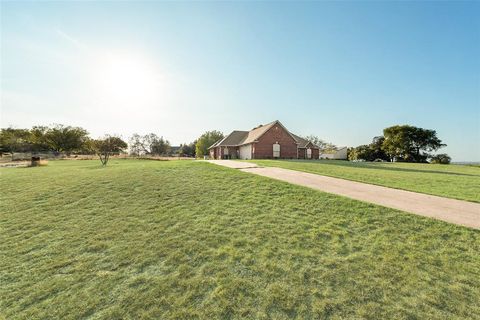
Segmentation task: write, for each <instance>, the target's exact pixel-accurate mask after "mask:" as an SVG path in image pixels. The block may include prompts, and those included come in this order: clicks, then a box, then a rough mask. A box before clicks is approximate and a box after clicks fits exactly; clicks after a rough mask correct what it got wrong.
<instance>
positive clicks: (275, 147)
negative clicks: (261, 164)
mask: <svg viewBox="0 0 480 320" xmlns="http://www.w3.org/2000/svg"><path fill="white" fill-rule="evenodd" d="M273 157H274V158H280V145H279V144H278V142H277V143H275V144H274V145H273Z"/></svg>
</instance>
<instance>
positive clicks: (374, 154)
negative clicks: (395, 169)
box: [348, 136, 389, 161]
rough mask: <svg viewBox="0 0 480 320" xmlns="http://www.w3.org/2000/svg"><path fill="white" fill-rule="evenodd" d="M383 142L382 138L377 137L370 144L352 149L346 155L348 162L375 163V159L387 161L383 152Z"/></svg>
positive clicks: (387, 158) (386, 156)
mask: <svg viewBox="0 0 480 320" xmlns="http://www.w3.org/2000/svg"><path fill="white" fill-rule="evenodd" d="M383 140H384V137H382V136H378V137H375V138H373V140H372V143H370V144H368V145H367V144H365V145H361V146H358V147H356V148H353V149H352V150H350V152H349V153H348V159H349V160H365V161H375V160H377V159H381V160H389V157H388V155H387V154H386V153H385V151H383V149H382V146H383Z"/></svg>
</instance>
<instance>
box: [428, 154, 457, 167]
mask: <svg viewBox="0 0 480 320" xmlns="http://www.w3.org/2000/svg"><path fill="white" fill-rule="evenodd" d="M451 161H452V158H450V156H449V155H448V154H446V153H440V154H436V155H434V156H432V157H431V158H430V163H437V164H450V162H451Z"/></svg>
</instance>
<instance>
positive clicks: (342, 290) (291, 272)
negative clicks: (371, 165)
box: [0, 159, 480, 319]
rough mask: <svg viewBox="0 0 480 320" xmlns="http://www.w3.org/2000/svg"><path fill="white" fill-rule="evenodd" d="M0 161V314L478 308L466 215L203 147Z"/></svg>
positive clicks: (451, 315) (477, 247)
mask: <svg viewBox="0 0 480 320" xmlns="http://www.w3.org/2000/svg"><path fill="white" fill-rule="evenodd" d="M367 170H368V169H367ZM0 174H1V190H2V192H1V193H0V197H1V198H0V201H1V204H2V213H1V214H0V230H1V232H0V243H1V245H0V256H1V257H2V258H1V260H2V263H1V264H0V283H1V284H0V296H1V297H2V299H0V317H4V318H6V319H14V318H20V319H25V318H39V319H45V318H48V319H78V318H95V319H115V318H131V319H142V318H161V319H179V318H184V319H194V318H203V319H240V318H242V319H243V318H250V319H267V318H270V319H286V318H297V319H318V318H367V317H368V318H373V319H375V318H376V319H393V318H423V319H439V318H444V319H445V318H448V319H467V318H479V317H480V305H479V303H478V297H479V296H480V277H478V275H479V274H480V256H479V254H478V252H480V232H479V231H478V230H472V229H468V228H464V227H460V226H456V225H452V224H448V223H445V222H442V221H437V220H433V219H428V218H424V217H419V216H416V215H411V214H407V213H402V212H400V211H396V210H393V209H388V208H384V207H379V206H375V205H371V204H367V203H363V202H358V201H354V200H349V199H346V198H343V197H338V196H335V195H331V194H326V193H321V192H318V191H314V190H310V189H307V188H303V187H299V186H294V185H290V184H287V183H283V182H279V181H274V180H270V179H267V178H262V177H258V176H254V175H250V174H247V173H243V172H239V171H236V170H232V169H227V168H222V167H219V166H214V165H211V164H208V163H205V162H200V161H144V160H123V159H112V160H111V161H110V162H109V165H108V166H107V167H102V166H101V165H100V162H99V161H98V160H95V161H88V160H85V161H50V162H49V165H48V166H46V167H35V168H1V169H0Z"/></svg>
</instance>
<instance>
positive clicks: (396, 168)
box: [252, 160, 480, 202]
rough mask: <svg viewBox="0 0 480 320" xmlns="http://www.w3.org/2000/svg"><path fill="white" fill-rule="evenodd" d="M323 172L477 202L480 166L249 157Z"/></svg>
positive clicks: (279, 164)
mask: <svg viewBox="0 0 480 320" xmlns="http://www.w3.org/2000/svg"><path fill="white" fill-rule="evenodd" d="M252 161H253V162H255V163H257V164H259V165H262V166H271V167H280V168H285V169H292V170H299V171H304V172H310V173H317V174H321V175H325V176H330V177H336V178H342V179H348V180H353V181H359V182H365V183H370V184H376V185H380V186H385V187H391V188H396V189H403V190H409V191H415V192H421V193H427V194H431V195H437V196H441V197H447V198H454V199H460V200H467V201H472V202H480V167H475V166H462V165H453V164H452V165H441V164H425V163H389V162H349V161H341V160H252Z"/></svg>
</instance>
